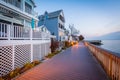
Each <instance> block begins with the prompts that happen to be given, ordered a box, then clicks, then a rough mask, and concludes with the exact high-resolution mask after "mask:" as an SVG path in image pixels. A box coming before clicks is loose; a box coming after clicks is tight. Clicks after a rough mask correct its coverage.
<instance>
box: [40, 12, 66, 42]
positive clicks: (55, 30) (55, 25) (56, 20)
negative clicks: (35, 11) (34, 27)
mask: <svg viewBox="0 0 120 80" xmlns="http://www.w3.org/2000/svg"><path fill="white" fill-rule="evenodd" d="M41 25H45V26H46V27H47V29H48V30H49V31H50V32H51V34H52V35H55V36H56V39H57V40H58V41H64V40H65V39H66V38H65V37H66V34H65V31H66V29H65V17H64V13H63V10H58V11H54V12H50V13H48V12H47V11H46V12H45V13H44V14H43V15H40V16H39V22H38V26H41Z"/></svg>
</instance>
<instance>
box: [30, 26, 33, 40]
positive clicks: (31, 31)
mask: <svg viewBox="0 0 120 80" xmlns="http://www.w3.org/2000/svg"><path fill="white" fill-rule="evenodd" d="M32 33H33V30H32V28H30V40H32V36H33V35H32Z"/></svg>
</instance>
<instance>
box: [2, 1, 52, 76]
mask: <svg viewBox="0 0 120 80" xmlns="http://www.w3.org/2000/svg"><path fill="white" fill-rule="evenodd" d="M35 7H36V5H35V3H34V0H0V76H3V75H6V74H8V73H9V72H10V71H11V70H13V69H15V68H17V67H22V66H23V65H24V64H25V63H27V62H32V61H34V60H41V59H42V58H43V57H44V56H45V55H47V54H48V53H49V52H50V49H49V46H50V32H49V31H47V29H44V31H43V30H42V29H41V28H39V27H37V24H38V17H37V16H38V15H37V14H36V12H34V8H35ZM33 28H34V29H33Z"/></svg>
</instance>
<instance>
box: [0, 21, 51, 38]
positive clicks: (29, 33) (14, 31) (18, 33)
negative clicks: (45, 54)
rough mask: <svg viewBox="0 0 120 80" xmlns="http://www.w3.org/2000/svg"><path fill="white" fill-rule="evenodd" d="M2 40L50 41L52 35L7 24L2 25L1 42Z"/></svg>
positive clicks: (0, 25) (0, 31)
mask: <svg viewBox="0 0 120 80" xmlns="http://www.w3.org/2000/svg"><path fill="white" fill-rule="evenodd" d="M2 39H7V40H14V39H17V40H18V39H20V40H21V39H22V40H25V39H27V40H28V39H29V40H39V39H50V34H48V33H46V32H43V31H40V30H36V29H34V30H32V29H31V28H30V27H22V26H15V25H10V24H6V23H0V40H2Z"/></svg>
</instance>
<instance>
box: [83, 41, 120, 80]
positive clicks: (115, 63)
mask: <svg viewBox="0 0 120 80" xmlns="http://www.w3.org/2000/svg"><path fill="white" fill-rule="evenodd" d="M84 43H85V45H86V46H87V47H88V48H89V50H90V51H91V52H92V54H93V55H94V56H95V57H96V59H97V60H98V61H99V62H100V64H101V65H102V67H103V68H104V70H105V71H106V73H107V74H108V76H109V77H110V79H111V80H120V56H117V55H115V54H113V53H112V52H110V51H107V50H104V49H102V48H99V47H97V46H95V45H93V44H90V43H89V42H84Z"/></svg>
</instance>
